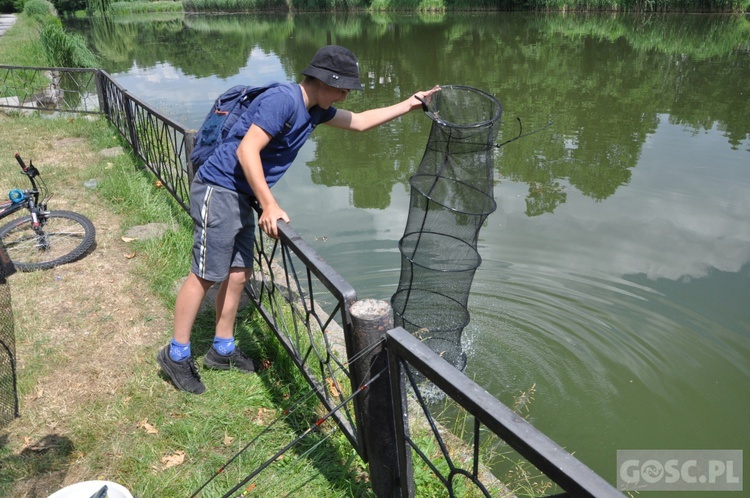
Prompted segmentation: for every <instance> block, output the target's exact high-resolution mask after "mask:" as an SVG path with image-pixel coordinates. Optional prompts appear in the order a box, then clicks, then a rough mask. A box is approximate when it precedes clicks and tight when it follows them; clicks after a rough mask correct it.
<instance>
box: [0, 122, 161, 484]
mask: <svg viewBox="0 0 750 498" xmlns="http://www.w3.org/2000/svg"><path fill="white" fill-rule="evenodd" d="M0 121H3V122H0V128H2V125H6V124H7V123H6V122H5V121H4V120H0ZM40 144H41V145H40ZM29 148H30V149H32V150H31V151H30V152H28V153H27V154H26V155H27V156H28V157H33V159H34V163H35V164H37V165H38V167H39V168H40V170H41V171H42V173H43V175H44V172H45V171H48V172H51V171H52V170H53V169H54V168H57V169H58V170H57V171H55V178H61V177H62V175H59V174H58V173H60V171H59V170H60V169H66V171H65V172H64V174H65V176H68V175H69V176H70V177H72V178H74V179H75V180H74V182H73V183H72V184H69V185H67V186H66V188H64V189H59V190H56V193H57V194H58V195H56V196H55V198H53V200H52V201H50V207H52V208H53V209H71V210H74V211H77V212H80V213H82V214H85V215H86V216H88V217H89V218H90V219H91V220H92V221H93V223H94V225H95V227H96V230H97V235H96V240H97V242H96V245H95V247H94V249H93V250H92V251H90V252H89V253H88V254H86V255H85V257H83V258H82V259H80V260H79V261H76V262H74V263H71V264H67V265H63V266H60V267H57V268H54V269H52V270H45V271H40V272H33V273H20V272H19V273H16V274H15V275H12V276H11V277H9V279H8V283H9V285H10V290H11V303H12V306H13V314H14V317H15V331H16V357H17V367H18V378H19V384H20V390H21V391H22V392H21V393H20V394H21V398H20V411H21V417H20V418H18V419H16V420H15V421H13V422H12V423H11V424H9V425H8V426H7V427H5V428H4V429H3V430H2V432H0V434H2V437H3V440H2V441H0V445H2V446H3V447H4V450H6V452H8V451H9V454H7V456H6V457H4V458H2V460H0V469H2V467H3V465H4V463H5V464H6V465H7V464H9V463H13V462H17V461H25V460H27V459H34V458H37V459H39V460H40V461H42V460H44V458H45V456H48V455H49V454H50V453H52V452H60V451H65V450H66V448H65V447H66V445H72V443H71V439H70V438H68V435H69V434H70V433H71V431H73V430H75V424H77V423H78V422H77V418H78V417H80V413H81V409H82V407H86V406H97V402H101V400H103V399H107V398H108V397H111V396H112V395H114V394H115V393H117V392H118V389H119V388H120V387H121V386H122V385H123V384H124V382H125V381H129V382H133V370H132V369H130V368H127V365H128V364H130V363H131V362H152V363H154V364H155V362H153V354H155V351H156V348H157V347H158V345H159V344H161V343H162V342H164V341H165V337H167V335H168V331H169V330H171V320H172V316H171V311H169V310H168V309H166V307H165V306H164V305H163V303H162V302H161V300H160V299H159V298H158V297H156V296H155V295H154V294H153V292H152V291H151V290H150V289H149V288H148V286H147V285H146V283H145V282H144V281H142V280H141V279H139V278H138V277H137V272H136V267H137V265H138V263H139V259H138V255H137V254H135V255H134V251H133V248H132V246H131V245H129V244H128V243H126V242H125V241H123V239H122V233H123V232H122V227H121V224H122V220H121V218H120V217H119V216H117V215H115V214H113V213H112V212H111V211H109V210H108V209H107V208H106V206H104V204H103V203H102V202H101V201H100V200H99V198H98V197H97V196H96V195H91V196H83V195H81V194H82V191H81V190H82V189H83V188H84V187H82V184H83V182H82V181H81V178H80V177H78V178H76V177H77V173H80V169H81V168H80V167H78V166H76V165H80V164H91V163H92V162H102V161H104V164H105V166H104V167H103V169H104V171H106V168H107V166H108V164H107V163H106V161H107V160H106V159H102V157H103V156H102V155H100V154H99V151H95V150H93V149H91V146H90V145H89V142H88V140H85V139H81V138H73V137H59V136H58V137H55V136H52V137H49V139H48V140H46V141H44V140H42V141H41V142H40V143H36V142H35V144H34V146H31V147H29ZM6 157H8V156H7V155H6V154H5V152H4V151H3V158H6ZM7 162H8V161H6V160H5V159H3V166H4V167H5V166H6V164H5V163H7ZM67 170H69V171H67ZM76 170H79V171H76ZM47 176H50V175H47ZM47 183H48V184H50V183H51V182H50V178H48V179H47ZM59 183H60V182H59V181H58V180H57V179H56V180H55V184H56V185H59ZM68 189H69V190H70V191H71V192H68V191H67V190H68ZM72 192H75V193H76V194H75V195H74V194H72ZM73 199H75V200H73ZM39 356H43V357H45V358H44V360H42V361H41V362H40V360H39ZM152 373H153V374H154V375H156V373H155V370H154V371H153V372H152ZM150 381H151V382H153V379H150ZM70 450H71V451H72V452H73V454H72V455H68V456H67V458H66V459H65V460H67V461H68V463H70V462H71V461H72V464H70V465H65V466H63V467H62V468H59V469H54V468H52V469H49V470H48V471H45V470H44V469H43V470H42V471H40V472H38V473H35V474H34V475H30V476H28V478H26V479H23V480H21V481H19V482H18V483H17V484H16V485H15V488H14V489H13V492H12V495H9V496H13V497H14V498H23V497H26V498H31V497H46V496H48V495H49V494H50V493H51V492H53V491H55V490H57V489H59V488H60V487H61V486H62V485H63V483H66V484H67V483H70V482H76V481H80V480H88V479H91V478H92V477H91V475H90V474H89V473H88V471H87V470H88V469H86V468H83V467H82V466H79V465H77V463H76V461H75V460H76V459H75V453H74V452H75V449H74V448H70ZM32 467H33V465H32ZM0 495H2V491H0Z"/></svg>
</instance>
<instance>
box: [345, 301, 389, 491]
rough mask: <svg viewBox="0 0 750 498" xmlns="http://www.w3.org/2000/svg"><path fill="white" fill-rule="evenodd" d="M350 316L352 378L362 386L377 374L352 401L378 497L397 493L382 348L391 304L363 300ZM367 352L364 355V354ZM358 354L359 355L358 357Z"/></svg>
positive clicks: (352, 308)
mask: <svg viewBox="0 0 750 498" xmlns="http://www.w3.org/2000/svg"><path fill="white" fill-rule="evenodd" d="M349 311H350V313H351V317H352V325H353V327H352V329H353V340H352V344H353V346H354V354H355V356H357V360H356V361H354V362H353V363H352V379H353V381H354V382H355V383H356V385H357V386H362V385H364V384H365V383H367V382H369V381H370V380H371V379H372V378H373V377H375V376H377V375H379V377H378V378H377V380H375V381H373V383H372V384H370V385H369V386H368V388H367V389H365V390H364V391H362V394H360V395H359V396H357V397H355V398H354V401H355V406H356V413H357V417H359V418H360V423H358V424H357V426H358V427H359V428H360V431H361V432H362V435H361V437H360V441H361V442H362V444H363V446H364V452H363V453H364V454H365V457H366V461H367V462H368V464H369V466H370V482H371V483H372V490H373V492H374V493H375V496H377V497H378V498H391V497H393V496H397V495H398V494H399V487H400V486H399V479H398V472H397V471H398V464H397V458H398V452H397V442H396V430H395V426H394V419H393V401H392V399H391V392H390V376H389V375H388V358H387V354H386V351H385V349H384V347H383V346H384V344H385V343H384V342H382V340H383V339H384V337H385V333H386V332H387V331H388V330H390V329H392V328H393V313H392V310H391V305H390V304H389V303H387V302H385V301H377V300H374V299H365V300H362V301H357V302H355V303H354V304H352V305H351V307H350V308H349ZM365 351H366V352H365ZM359 355H361V356H359Z"/></svg>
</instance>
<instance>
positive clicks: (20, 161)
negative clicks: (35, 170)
mask: <svg viewBox="0 0 750 498" xmlns="http://www.w3.org/2000/svg"><path fill="white" fill-rule="evenodd" d="M16 161H18V164H20V165H21V169H22V170H23V171H24V173H25V172H26V169H27V168H26V163H25V162H23V159H21V155H20V154H19V153H18V152H16Z"/></svg>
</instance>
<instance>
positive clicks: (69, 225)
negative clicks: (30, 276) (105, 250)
mask: <svg viewBox="0 0 750 498" xmlns="http://www.w3.org/2000/svg"><path fill="white" fill-rule="evenodd" d="M41 225H42V227H41V230H36V231H35V230H34V227H33V226H32V223H31V216H24V217H22V218H18V219H16V220H13V221H11V222H10V223H8V224H6V225H4V226H3V227H2V228H0V240H1V241H2V243H3V245H4V246H5V252H6V253H7V254H8V257H9V258H10V259H11V261H13V264H14V265H15V267H16V268H18V269H19V270H21V271H34V270H45V269H47V268H53V267H55V266H58V265H62V264H65V263H70V262H71V261H75V260H76V259H78V258H80V257H81V256H83V254H84V253H85V252H86V251H88V250H89V248H90V247H91V246H92V245H93V244H94V240H95V238H96V231H95V229H94V224H93V223H92V222H91V220H89V219H88V218H86V217H85V216H83V215H82V214H78V213H74V212H72V211H49V212H48V213H47V214H46V215H45V216H44V219H43V220H42V223H41Z"/></svg>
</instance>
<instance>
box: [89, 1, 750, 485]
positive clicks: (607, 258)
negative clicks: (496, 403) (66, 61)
mask: <svg viewBox="0 0 750 498" xmlns="http://www.w3.org/2000/svg"><path fill="white" fill-rule="evenodd" d="M748 26H750V21H749V20H748V18H747V17H740V16H737V17H732V16H629V15H602V16H598V15H588V16H577V15H527V14H508V13H506V14H488V13H482V14H476V15H473V14H465V15H464V14H461V15H458V14H457V15H452V14H451V15H442V16H417V15H413V16H401V15H399V16H390V15H381V14H378V15H356V16H344V17H339V16H317V15H309V16H308V15H305V16H291V17H272V16H220V17H214V16H205V17H198V16H184V17H179V18H177V19H174V18H173V19H170V20H164V21H155V22H145V23H144V22H135V21H132V20H131V21H127V22H120V21H118V22H115V23H114V24H113V25H112V26H109V27H108V28H107V29H106V30H104V31H105V32H103V33H100V34H98V35H94V34H92V30H91V29H90V28H89V27H88V25H86V24H84V26H83V28H82V29H84V30H85V31H86V33H87V34H88V36H89V38H90V40H91V42H92V44H93V46H94V48H95V49H96V50H97V51H98V52H99V53H101V54H111V58H109V59H107V58H105V60H108V61H111V62H108V64H111V67H105V69H106V70H107V71H109V72H110V73H112V74H114V75H115V77H116V78H117V80H118V81H120V82H121V83H122V84H123V85H124V86H125V87H126V88H128V89H129V90H130V91H132V92H133V93H135V94H136V95H138V96H139V97H140V98H142V99H143V100H145V101H146V102H149V103H151V104H153V105H155V106H156V107H157V108H160V109H162V110H164V112H165V113H166V114H168V115H169V116H171V117H174V118H175V119H177V120H178V121H181V122H183V123H185V124H186V125H189V126H193V127H197V126H198V125H199V124H200V121H201V119H202V118H203V116H204V115H205V112H206V110H207V109H208V107H209V106H210V102H211V100H212V99H213V98H214V97H215V96H216V95H217V94H218V93H220V91H222V90H224V89H225V88H226V87H228V86H230V85H233V84H238V83H246V84H260V83H265V82H267V81H271V80H297V79H298V77H299V76H298V74H299V71H300V70H302V69H303V68H304V67H305V66H306V65H307V63H308V62H309V59H310V58H311V57H312V54H313V53H314V52H315V50H316V49H317V48H318V47H319V46H320V45H322V44H324V43H338V44H342V45H345V46H348V47H349V48H351V49H352V50H353V51H354V52H355V53H356V54H357V55H358V57H359V58H360V64H361V67H362V71H363V75H364V76H365V80H366V87H367V88H366V90H365V91H364V92H358V93H355V94H352V95H351V96H350V97H349V98H348V99H347V102H346V106H347V108H350V109H352V110H355V111H357V110H362V109H365V108H368V107H372V106H378V105H385V104H390V103H393V102H395V101H397V100H399V99H402V98H405V97H406V96H407V95H409V93H410V92H412V91H415V90H418V89H423V88H429V87H431V86H432V85H433V84H435V83H440V84H462V85H469V86H474V87H476V88H479V89H482V90H485V91H487V92H489V93H491V94H493V95H495V96H497V97H498V99H499V100H500V101H501V102H502V104H503V107H504V109H505V112H504V122H503V124H502V127H501V131H500V137H499V138H498V142H503V141H504V140H507V139H510V138H512V137H515V136H517V135H518V133H519V124H518V121H517V120H516V119H515V118H516V116H518V117H520V118H521V123H522V124H523V129H524V131H525V132H528V131H531V130H534V129H537V128H540V127H543V126H544V125H545V124H546V123H547V122H548V121H549V120H552V121H553V125H552V126H551V127H550V128H547V129H545V130H544V131H542V132H540V133H536V134H534V135H531V136H528V137H526V138H523V139H520V140H517V141H515V142H512V143H509V144H507V145H506V146H503V147H501V148H499V149H498V150H497V151H496V154H495V157H494V167H495V171H494V178H495V181H496V185H495V189H494V190H495V199H496V201H497V204H498V208H497V210H496V211H495V212H494V213H493V214H492V215H490V216H489V217H488V219H487V222H486V225H485V226H484V227H482V230H481V238H480V241H479V253H480V255H481V256H482V258H483V262H482V265H481V266H480V268H479V270H478V271H477V273H476V276H475V279H474V283H473V287H472V294H471V298H470V301H469V307H470V312H471V317H472V322H471V323H470V325H469V326H468V328H467V329H466V333H465V334H464V338H465V339H466V343H467V344H466V348H465V349H466V351H467V353H468V354H469V356H470V358H469V363H468V366H467V373H468V374H469V375H471V376H472V377H474V378H476V379H477V381H479V382H480V383H481V384H482V386H483V387H485V388H486V389H488V390H489V391H490V392H492V393H493V394H495V395H497V396H498V397H500V398H501V399H502V400H503V401H506V402H508V403H512V401H513V400H512V396H513V395H514V394H516V393H517V392H518V391H519V390H525V389H528V388H529V387H530V386H531V385H532V384H536V385H537V394H536V401H535V402H534V404H533V405H532V406H531V408H530V411H531V414H532V418H531V420H532V422H534V423H535V424H536V425H537V426H539V427H540V428H541V429H542V430H544V431H545V432H547V433H548V434H550V435H551V436H552V437H553V438H554V439H555V440H557V441H559V442H561V443H562V444H563V445H564V446H566V447H567V448H568V449H571V450H574V451H576V455H577V456H578V457H579V458H582V460H583V461H584V462H586V463H587V464H589V465H591V466H592V467H593V468H594V469H595V470H597V471H598V472H600V473H601V474H602V475H603V476H605V478H608V479H609V480H610V481H612V482H614V481H615V477H614V459H615V450H616V449H625V448H673V447H677V448H686V447H691V448H712V449H715V448H743V449H746V450H748V452H750V439H748V438H750V433H748V432H747V431H746V430H745V429H744V427H745V425H746V423H747V419H748V417H749V416H750V306H748V304H749V303H748V296H750V218H749V217H748V213H750V168H748V165H749V164H750V161H749V160H748V159H749V158H750V156H749V155H748V154H749V153H750V107H749V106H748V104H747V102H748V86H747V82H748V81H750V29H748ZM197 46H200V47H205V48H206V50H208V51H209V52H208V54H209V55H208V56H205V57H197V56H196V50H195V47H197ZM430 125H431V121H430V120H429V119H427V118H426V117H425V116H424V115H420V113H411V114H410V115H408V116H404V117H403V118H401V119H399V120H397V121H394V122H392V123H389V124H388V125H387V126H384V127H382V128H379V129H377V130H373V131H371V132H368V133H365V134H346V133H343V132H341V131H340V130H330V129H327V128H326V127H319V128H318V129H317V130H316V133H315V134H314V135H313V138H312V139H311V140H310V141H309V142H308V143H307V144H306V145H305V147H304V148H303V150H302V151H301V152H300V154H299V156H298V161H297V164H296V165H295V166H294V167H293V168H292V169H291V170H290V171H289V173H287V175H286V176H285V177H284V178H283V179H282V181H281V182H279V183H278V184H277V185H276V186H275V187H274V190H275V195H276V198H277V199H278V200H279V202H280V203H281V205H282V207H283V208H284V209H285V210H286V211H287V212H288V213H289V215H290V216H291V218H292V225H293V226H294V228H295V229H296V230H297V231H298V232H299V233H300V234H301V235H302V236H303V237H304V238H305V240H307V241H308V242H310V243H311V245H313V247H314V248H315V249H316V250H317V251H318V252H319V253H320V254H321V255H322V256H323V257H324V258H325V259H326V260H327V261H328V262H330V263H331V264H332V266H333V267H334V268H336V269H337V270H338V271H339V272H340V273H341V274H342V276H343V277H344V278H345V279H346V280H347V281H349V282H350V283H351V284H352V285H353V286H354V288H355V289H357V291H358V294H359V295H360V297H373V298H379V299H386V300H387V299H390V296H391V295H392V294H393V292H395V290H396V285H397V283H398V276H399V269H400V259H399V258H400V256H399V253H398V246H397V245H398V239H399V238H400V236H401V235H402V233H403V229H404V226H405V223H406V216H407V212H408V205H409V189H408V179H409V178H410V177H411V176H412V175H413V174H414V171H415V170H416V168H417V165H418V164H419V162H420V159H421V157H422V154H423V153H424V149H425V144H426V141H427V137H428V134H429V128H430ZM717 420H721V421H722V422H721V423H720V424H717V423H716V421H717ZM698 496H700V493H695V497H696V498H698Z"/></svg>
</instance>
